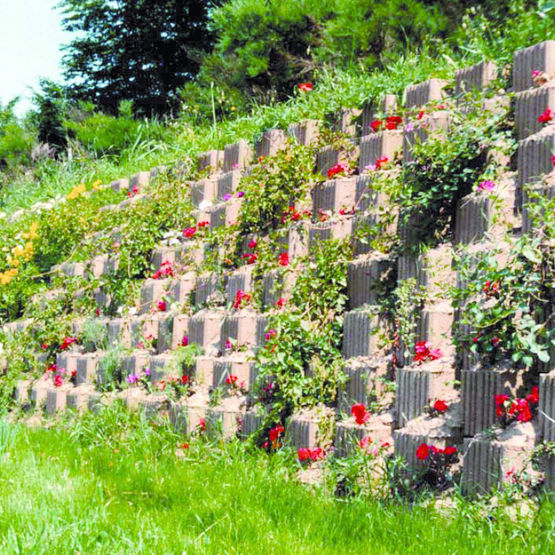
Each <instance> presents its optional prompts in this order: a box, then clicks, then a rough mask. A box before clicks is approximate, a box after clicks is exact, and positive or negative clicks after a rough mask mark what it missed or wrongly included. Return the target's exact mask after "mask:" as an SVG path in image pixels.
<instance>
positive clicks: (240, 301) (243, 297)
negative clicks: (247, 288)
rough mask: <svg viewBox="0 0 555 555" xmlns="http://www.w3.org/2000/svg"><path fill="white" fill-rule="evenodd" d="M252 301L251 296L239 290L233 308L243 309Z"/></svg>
mask: <svg viewBox="0 0 555 555" xmlns="http://www.w3.org/2000/svg"><path fill="white" fill-rule="evenodd" d="M250 300H251V296H250V295H249V294H248V293H245V292H244V291H243V290H242V289H239V290H238V291H237V293H236V294H235V302H234V303H233V308H235V309H241V308H243V306H244V305H245V304H247V303H249V301H250Z"/></svg>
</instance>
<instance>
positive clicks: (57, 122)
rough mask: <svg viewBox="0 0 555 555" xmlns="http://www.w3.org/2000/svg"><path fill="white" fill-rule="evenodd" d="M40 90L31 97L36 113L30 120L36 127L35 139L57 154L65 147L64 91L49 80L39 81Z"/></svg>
mask: <svg viewBox="0 0 555 555" xmlns="http://www.w3.org/2000/svg"><path fill="white" fill-rule="evenodd" d="M40 88H41V90H40V91H39V92H35V94H34V95H33V102H34V104H35V106H36V107H37V111H36V112H35V113H34V114H33V116H32V118H33V120H34V123H35V125H36V127H37V137H38V140H39V142H41V143H46V144H48V145H50V147H51V148H52V149H53V150H54V152H55V153H57V154H58V153H60V152H61V151H63V150H64V149H65V148H66V146H67V135H66V131H65V129H64V123H63V119H64V89H63V88H62V87H61V86H59V85H57V84H56V83H54V82H53V81H50V80H49V79H41V80H40Z"/></svg>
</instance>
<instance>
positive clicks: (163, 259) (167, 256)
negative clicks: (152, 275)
mask: <svg viewBox="0 0 555 555" xmlns="http://www.w3.org/2000/svg"><path fill="white" fill-rule="evenodd" d="M150 260H151V262H152V267H153V268H155V269H156V270H158V268H160V266H162V264H165V263H168V262H169V263H170V265H171V267H172V268H175V266H178V265H180V264H182V263H183V246H182V245H176V246H171V247H166V246H163V247H156V248H155V249H154V250H153V251H152V256H151V258H150Z"/></svg>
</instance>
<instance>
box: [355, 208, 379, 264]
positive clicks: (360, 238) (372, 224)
mask: <svg viewBox="0 0 555 555" xmlns="http://www.w3.org/2000/svg"><path fill="white" fill-rule="evenodd" d="M378 225H379V219H378V216H377V215H376V214H373V213H366V214H362V215H360V216H355V218H354V220H353V240H352V243H353V256H354V257H357V256H362V255H365V254H369V253H371V252H373V248H372V245H371V243H370V239H372V238H374V235H375V230H376V226H378Z"/></svg>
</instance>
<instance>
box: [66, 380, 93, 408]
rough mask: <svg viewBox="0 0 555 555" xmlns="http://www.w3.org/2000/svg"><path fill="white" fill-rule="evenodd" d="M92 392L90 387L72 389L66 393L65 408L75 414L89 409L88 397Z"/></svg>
mask: <svg viewBox="0 0 555 555" xmlns="http://www.w3.org/2000/svg"><path fill="white" fill-rule="evenodd" d="M93 392H94V387H92V386H91V385H81V386H78V387H74V388H73V389H70V390H69V391H68V392H67V396H66V407H67V408H68V409H72V410H74V411H75V412H78V413H80V414H81V413H83V412H85V411H87V410H88V409H89V397H90V396H91V394H92V393H93Z"/></svg>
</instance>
